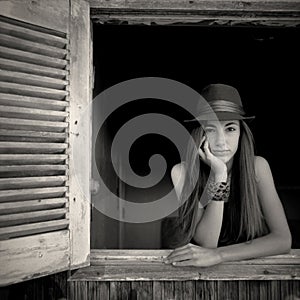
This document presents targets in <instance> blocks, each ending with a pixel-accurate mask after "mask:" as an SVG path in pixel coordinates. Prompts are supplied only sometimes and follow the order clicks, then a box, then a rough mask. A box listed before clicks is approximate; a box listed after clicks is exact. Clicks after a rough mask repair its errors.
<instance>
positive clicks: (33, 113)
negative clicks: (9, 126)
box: [0, 105, 68, 121]
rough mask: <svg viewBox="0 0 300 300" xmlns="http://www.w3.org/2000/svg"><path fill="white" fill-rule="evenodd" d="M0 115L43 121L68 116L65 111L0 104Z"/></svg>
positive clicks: (63, 118) (57, 119) (59, 119)
mask: <svg viewBox="0 0 300 300" xmlns="http://www.w3.org/2000/svg"><path fill="white" fill-rule="evenodd" d="M0 116H1V117H6V118H7V117H10V118H19V119H33V120H45V121H64V120H65V118H66V117H67V116H68V113H67V112H65V111H51V110H43V109H36V108H27V107H15V106H6V105H0Z"/></svg>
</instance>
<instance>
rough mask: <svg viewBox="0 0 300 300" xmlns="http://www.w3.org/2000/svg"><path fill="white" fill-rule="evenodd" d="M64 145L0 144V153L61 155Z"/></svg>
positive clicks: (66, 145)
mask: <svg viewBox="0 0 300 300" xmlns="http://www.w3.org/2000/svg"><path fill="white" fill-rule="evenodd" d="M67 148H68V144H65V143H32V142H0V153H7V154H12V153H23V154H25V153H41V154H42V153H63V152H64V151H65V150H66V149H67Z"/></svg>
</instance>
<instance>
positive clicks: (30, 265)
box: [0, 230, 69, 285]
mask: <svg viewBox="0 0 300 300" xmlns="http://www.w3.org/2000/svg"><path fill="white" fill-rule="evenodd" d="M68 249H69V232H68V230H64V231H60V232H51V233H45V234H41V235H35V236H29V237H23V238H18V239H13V240H7V241H1V242H0V252H1V256H0V266H1V268H0V282H1V285H6V284H8V283H13V282H18V281H22V280H28V279H30V278H33V277H37V276H43V275H45V274H48V272H49V265H51V266H52V267H51V269H52V273H54V272H59V271H62V270H66V269H67V268H68V265H69V250H68Z"/></svg>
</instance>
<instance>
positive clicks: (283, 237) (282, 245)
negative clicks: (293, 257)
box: [276, 232, 292, 254]
mask: <svg viewBox="0 0 300 300" xmlns="http://www.w3.org/2000/svg"><path fill="white" fill-rule="evenodd" d="M276 240H277V245H278V250H279V252H280V253H281V254H285V253H289V252H290V251H291V249H292V235H291V233H290V232H285V233H284V234H282V233H281V234H276Z"/></svg>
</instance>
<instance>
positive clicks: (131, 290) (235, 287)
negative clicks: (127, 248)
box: [68, 280, 300, 300]
mask: <svg viewBox="0 0 300 300" xmlns="http://www.w3.org/2000/svg"><path fill="white" fill-rule="evenodd" d="M145 283H146V282H144V281H138V282H132V283H131V285H130V282H126V281H125V282H119V281H118V282H108V283H104V282H90V281H80V282H70V297H69V298H68V299H71V300H87V299H89V300H98V299H105V300H106V299H107V300H111V299H122V300H123V299H130V300H133V299H134V300H135V299H136V300H145V299H146V300H160V299H169V300H170V299H176V300H179V299H180V300H187V299H188V300H196V299H197V300H202V299H210V300H224V299H226V300H241V299H242V300H244V299H245V300H282V299H284V300H296V299H297V298H296V297H297V296H299V287H300V281H296V280H295V281H284V280H283V281H255V280H250V281H205V280H204V281H203V280H199V281H182V282H181V281H173V282H172V281H154V282H148V283H146V284H147V285H146V286H145ZM186 284H188V289H186V288H185V285H186ZM101 296H102V297H101Z"/></svg>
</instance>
